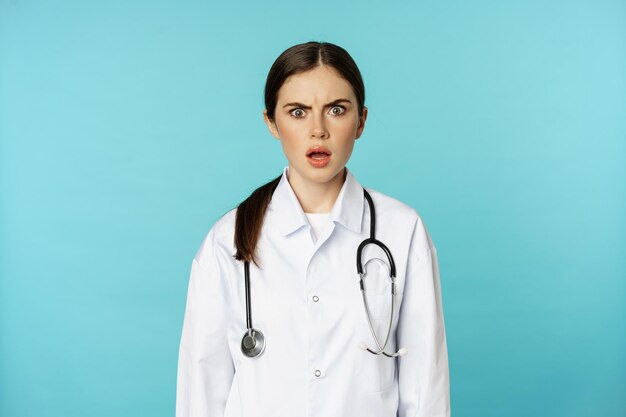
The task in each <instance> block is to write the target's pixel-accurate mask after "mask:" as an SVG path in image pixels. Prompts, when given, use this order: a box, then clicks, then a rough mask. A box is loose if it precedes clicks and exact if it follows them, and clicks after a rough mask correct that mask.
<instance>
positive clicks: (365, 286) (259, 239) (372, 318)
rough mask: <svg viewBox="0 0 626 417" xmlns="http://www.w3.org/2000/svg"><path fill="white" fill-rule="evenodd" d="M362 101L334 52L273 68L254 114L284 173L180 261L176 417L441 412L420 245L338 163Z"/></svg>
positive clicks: (442, 341) (417, 221)
mask: <svg viewBox="0 0 626 417" xmlns="http://www.w3.org/2000/svg"><path fill="white" fill-rule="evenodd" d="M364 99H365V94H364V85H363V81H362V78H361V74H360V72H359V69H358V68H357V66H356V64H355V62H354V61H353V60H352V58H351V56H350V55H349V54H348V53H347V52H346V51H345V50H344V49H343V48H341V47H339V46H337V45H334V44H331V43H325V42H307V43H303V44H299V45H295V46H292V47H290V48H288V49H287V50H285V51H284V52H283V53H282V54H281V55H280V56H279V57H278V58H277V59H276V61H275V62H274V64H273V65H272V67H271V69H270V71H269V74H268V77H267V82H266V85H265V109H264V112H263V116H264V119H265V123H266V124H267V126H268V128H269V131H270V133H271V134H272V135H273V136H274V137H275V138H276V139H278V140H279V141H280V143H281V145H282V149H283V151H284V153H285V156H286V158H287V160H288V162H289V164H288V165H287V166H285V167H284V169H283V172H282V174H281V175H279V176H278V177H276V178H275V179H273V180H272V181H270V182H268V183H267V184H265V185H262V186H261V187H259V188H258V189H256V190H255V191H254V192H252V194H251V195H250V196H249V197H248V198H247V199H246V200H244V201H243V202H242V203H241V204H240V205H239V206H238V207H237V208H234V209H232V210H230V211H229V212H227V213H226V214H224V215H223V216H222V217H221V218H220V219H219V220H217V222H216V223H215V224H214V225H213V226H212V227H211V229H210V230H209V231H208V233H207V235H206V237H205V238H204V240H203V242H202V244H201V245H200V248H199V249H198V251H197V253H196V255H195V257H194V259H193V261H192V264H191V276H190V279H189V286H188V293H187V305H186V309H185V316H184V322H183V328H182V336H181V340H180V350H179V358H178V376H177V378H178V379H177V395H176V416H177V417H222V416H225V417H427V416H428V417H445V416H449V415H450V394H449V392H450V388H449V371H448V353H447V346H446V333H445V327H444V319H443V308H442V295H441V287H440V280H439V267H438V262H437V251H436V249H435V246H434V243H433V241H432V240H431V238H430V236H429V234H428V231H427V229H426V227H425V225H424V222H423V221H422V219H421V217H420V216H419V214H418V213H417V212H416V210H415V209H413V208H412V207H410V206H408V205H406V204H404V203H402V202H401V201H399V200H397V199H394V198H392V197H390V196H388V195H385V194H383V193H381V192H379V191H376V190H374V189H371V188H368V187H365V188H363V186H362V185H361V184H360V183H359V182H358V181H357V179H356V177H355V176H354V174H353V173H352V172H351V171H350V170H349V169H348V168H347V167H346V163H347V162H348V159H349V158H350V155H351V154H352V150H353V147H354V144H355V141H356V140H357V139H358V138H359V137H360V136H361V134H362V132H363V128H364V127H365V120H366V118H367V108H366V107H365V106H364ZM391 153H393V151H391ZM388 168H389V169H390V170H392V169H393V168H394V167H393V166H392V165H389V167H388Z"/></svg>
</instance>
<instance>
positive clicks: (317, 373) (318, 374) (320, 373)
mask: <svg viewBox="0 0 626 417" xmlns="http://www.w3.org/2000/svg"><path fill="white" fill-rule="evenodd" d="M321 375H322V371H320V370H319V369H316V370H315V376H317V377H319V376H321Z"/></svg>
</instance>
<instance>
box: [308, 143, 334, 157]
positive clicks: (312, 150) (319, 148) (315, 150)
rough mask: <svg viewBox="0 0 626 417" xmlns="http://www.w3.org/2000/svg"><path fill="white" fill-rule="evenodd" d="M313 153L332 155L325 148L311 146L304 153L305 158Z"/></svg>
mask: <svg viewBox="0 0 626 417" xmlns="http://www.w3.org/2000/svg"><path fill="white" fill-rule="evenodd" d="M313 152H324V153H326V154H328V155H332V154H333V153H332V152H331V151H329V150H328V149H327V148H325V147H323V146H321V145H316V146H311V147H310V148H309V149H308V150H307V151H306V156H307V157H308V156H309V155H310V154H311V153H313Z"/></svg>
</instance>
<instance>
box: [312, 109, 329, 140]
mask: <svg viewBox="0 0 626 417" xmlns="http://www.w3.org/2000/svg"><path fill="white" fill-rule="evenodd" d="M311 137H313V138H327V137H328V130H326V124H325V123H324V115H323V114H318V115H317V116H316V117H313V126H312V128H311Z"/></svg>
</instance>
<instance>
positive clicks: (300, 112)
mask: <svg viewBox="0 0 626 417" xmlns="http://www.w3.org/2000/svg"><path fill="white" fill-rule="evenodd" d="M298 112H299V113H298ZM289 114H291V115H292V116H293V117H295V118H296V119H300V118H301V117H302V115H303V114H304V112H303V111H302V109H301V108H297V109H293V110H291V111H290V112H289Z"/></svg>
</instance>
